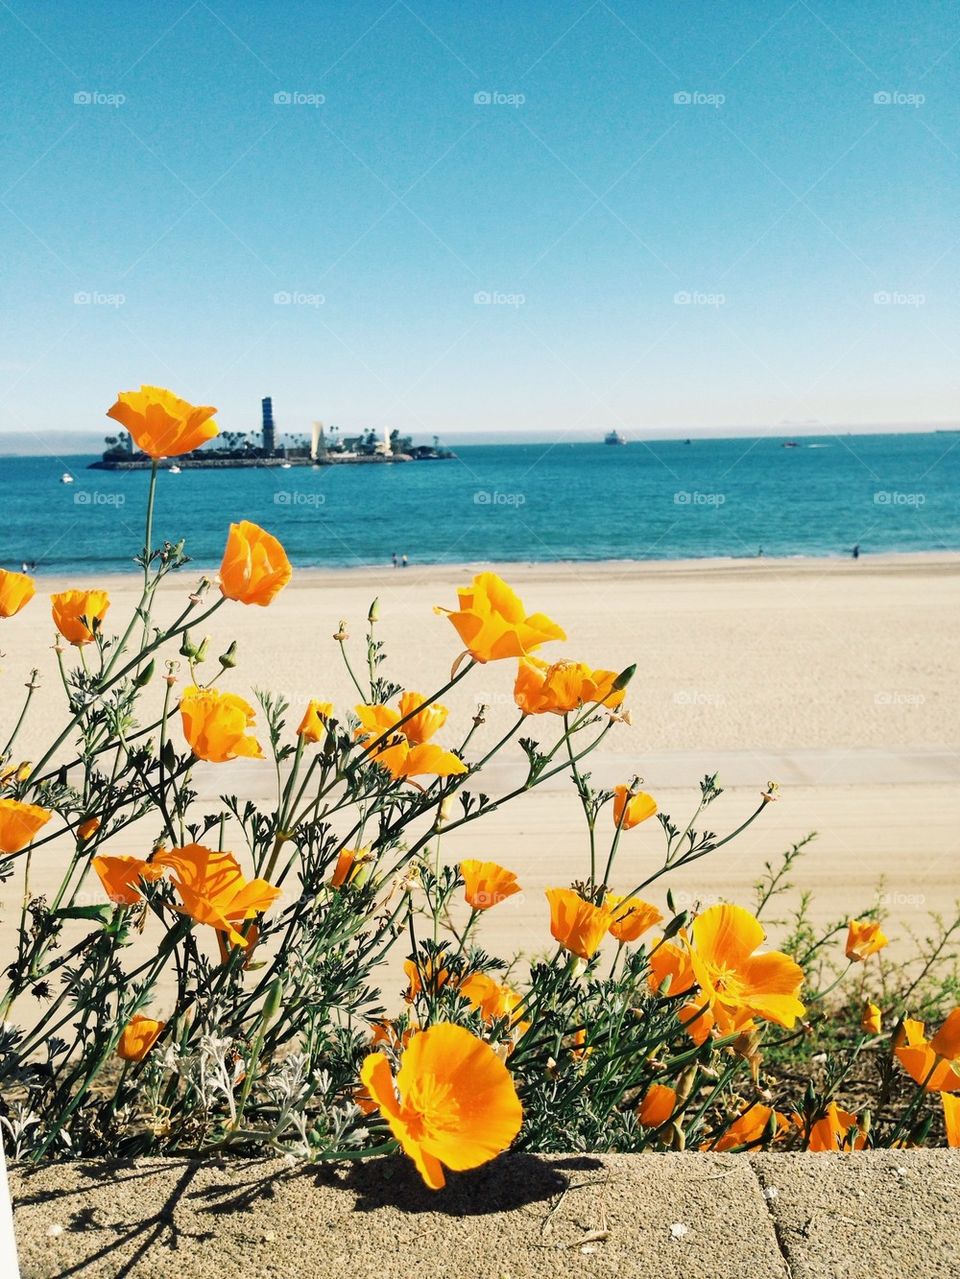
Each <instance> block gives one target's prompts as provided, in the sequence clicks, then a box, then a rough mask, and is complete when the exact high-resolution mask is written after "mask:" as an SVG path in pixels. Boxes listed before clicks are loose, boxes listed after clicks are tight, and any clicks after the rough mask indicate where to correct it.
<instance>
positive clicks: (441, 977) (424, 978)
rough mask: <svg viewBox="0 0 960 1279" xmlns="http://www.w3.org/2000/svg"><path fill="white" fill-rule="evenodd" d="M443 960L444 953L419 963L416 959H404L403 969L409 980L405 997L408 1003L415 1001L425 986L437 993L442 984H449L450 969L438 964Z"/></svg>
mask: <svg viewBox="0 0 960 1279" xmlns="http://www.w3.org/2000/svg"><path fill="white" fill-rule="evenodd" d="M443 961H444V957H443V955H440V956H438V958H437V959H436V960H433V959H425V960H424V961H423V963H422V964H418V963H417V961H416V960H415V959H405V960H404V961H403V971H404V972H405V973H406V975H407V982H408V985H407V989H406V990H405V991H404V993H403V997H404V999H405V1000H406V1001H407V1003H408V1004H412V1003H413V1001H414V1000H415V999H416V997H417V996H418V995H419V994H420V992H421V990H423V989H424V986H426V988H427V989H428V990H430V991H432V992H434V993H435V992H436V991H438V990H439V989H440V987H441V986H445V985H446V984H447V982H448V981H449V980H450V970H449V969H448V968H443V967H438V966H437V965H442V964H443Z"/></svg>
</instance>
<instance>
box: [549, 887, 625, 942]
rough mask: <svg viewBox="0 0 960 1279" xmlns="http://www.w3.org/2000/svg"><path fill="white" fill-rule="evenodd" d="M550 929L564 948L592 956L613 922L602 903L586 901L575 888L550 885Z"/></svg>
mask: <svg viewBox="0 0 960 1279" xmlns="http://www.w3.org/2000/svg"><path fill="white" fill-rule="evenodd" d="M547 901H548V902H549V903H550V931H551V933H552V934H553V936H554V938H555V939H556V940H557V941H558V942H559V943H560V945H561V946H562V947H563V948H564V950H569V951H570V952H571V954H574V955H579V956H580V958H581V959H590V958H591V957H592V956H593V955H595V954H596V952H597V950H598V948H599V946H600V943H601V942H602V941H603V938H604V934H605V933H606V931H607V929H608V928H609V927H610V924H611V923H612V922H613V920H612V916H611V915H610V912H609V911H608V910H606V909H605V908H604V907H602V906H594V905H593V904H592V903H591V902H585V901H584V900H583V898H582V897H581V896H580V894H579V893H575V892H574V891H573V889H572V888H548V889H547Z"/></svg>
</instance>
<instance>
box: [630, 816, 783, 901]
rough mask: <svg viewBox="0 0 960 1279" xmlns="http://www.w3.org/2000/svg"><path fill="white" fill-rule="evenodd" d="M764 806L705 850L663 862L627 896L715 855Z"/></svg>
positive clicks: (755, 817)
mask: <svg viewBox="0 0 960 1279" xmlns="http://www.w3.org/2000/svg"><path fill="white" fill-rule="evenodd" d="M766 806H767V805H766V801H764V802H763V803H761V804H760V806H759V808H757V809H755V810H754V811H753V812H752V813H751V814H750V816H749V817H748V818H747V820H746V821H745V822H741V823H740V825H739V826H738V827H737V828H736V830H733V831H731V832H730V834H729V835H724V837H723V839H718V840H716V842H715V843H711V844H708V845H707V846H706V848H701V849H698V850H697V851H696V852H691V853H687V854H686V856H684V857H680V858H678V859H677V860H676V861H675V862H671V861H667V862H665V863H664V864H663V865H662V866H661V867H660V869H659V870H657V871H654V873H653V874H652V875H648V876H647V878H646V879H644V880H642V881H641V882H640V883H639V884H637V886H636V888H631V889H630V892H629V893H628V894H627V896H628V897H632V896H633V895H634V893H639V892H642V891H643V890H644V889H645V888H647V887H649V885H650V884H652V883H654V881H655V880H658V879H659V878H660V877H661V876H662V875H665V874H666V873H667V871H668V870H679V868H680V867H681V866H689V865H690V864H691V863H692V862H696V861H699V860H700V858H701V857H706V856H707V855H708V854H709V853H715V852H716V851H717V849H718V848H722V847H723V846H724V844H729V843H730V841H731V839H736V837H737V836H738V835H739V834H741V833H742V832H743V831H745V830H746V829H747V827H748V826H750V825H752V824H753V822H755V821H756V820H757V818H758V817H759V816H760V814H761V813H762V812H763V810H764V809H765V808H766Z"/></svg>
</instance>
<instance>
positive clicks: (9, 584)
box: [0, 568, 37, 617]
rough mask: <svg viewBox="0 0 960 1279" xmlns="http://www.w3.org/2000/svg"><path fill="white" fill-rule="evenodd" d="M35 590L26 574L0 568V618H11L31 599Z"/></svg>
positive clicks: (31, 579) (31, 580)
mask: <svg viewBox="0 0 960 1279" xmlns="http://www.w3.org/2000/svg"><path fill="white" fill-rule="evenodd" d="M36 590H37V588H36V587H35V586H34V584H33V578H31V577H27V575H26V573H13V572H11V571H10V570H8V569H5V568H0V617H13V616H14V614H15V613H19V612H20V610H21V609H22V608H24V607H25V606H26V605H27V604H29V603H30V601H31V600H32V599H33V597H34V595H35V594H36Z"/></svg>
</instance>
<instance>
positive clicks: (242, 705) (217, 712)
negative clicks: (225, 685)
mask: <svg viewBox="0 0 960 1279" xmlns="http://www.w3.org/2000/svg"><path fill="white" fill-rule="evenodd" d="M180 715H181V718H182V720H183V735H184V737H185V738H186V739H187V742H188V744H189V746H190V749H191V750H192V751H193V753H194V755H196V756H197V758H198V759H205V760H208V761H209V762H210V763H212V764H223V763H225V762H226V761H227V760H231V759H237V758H238V757H240V756H244V757H246V758H249V759H263V751H262V750H261V749H260V743H259V742H258V741H257V739H256V738H255V737H247V735H246V730H247V729H248V728H250V727H252V725H253V722H254V712H253V707H252V706H251V705H250V703H249V702H245V701H244V699H243V698H242V697H238V696H237V695H236V693H221V692H219V691H218V690H217V689H215V688H196V687H195V686H191V687H190V688H186V689H184V691H183V696H182V697H181V698H180Z"/></svg>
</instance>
